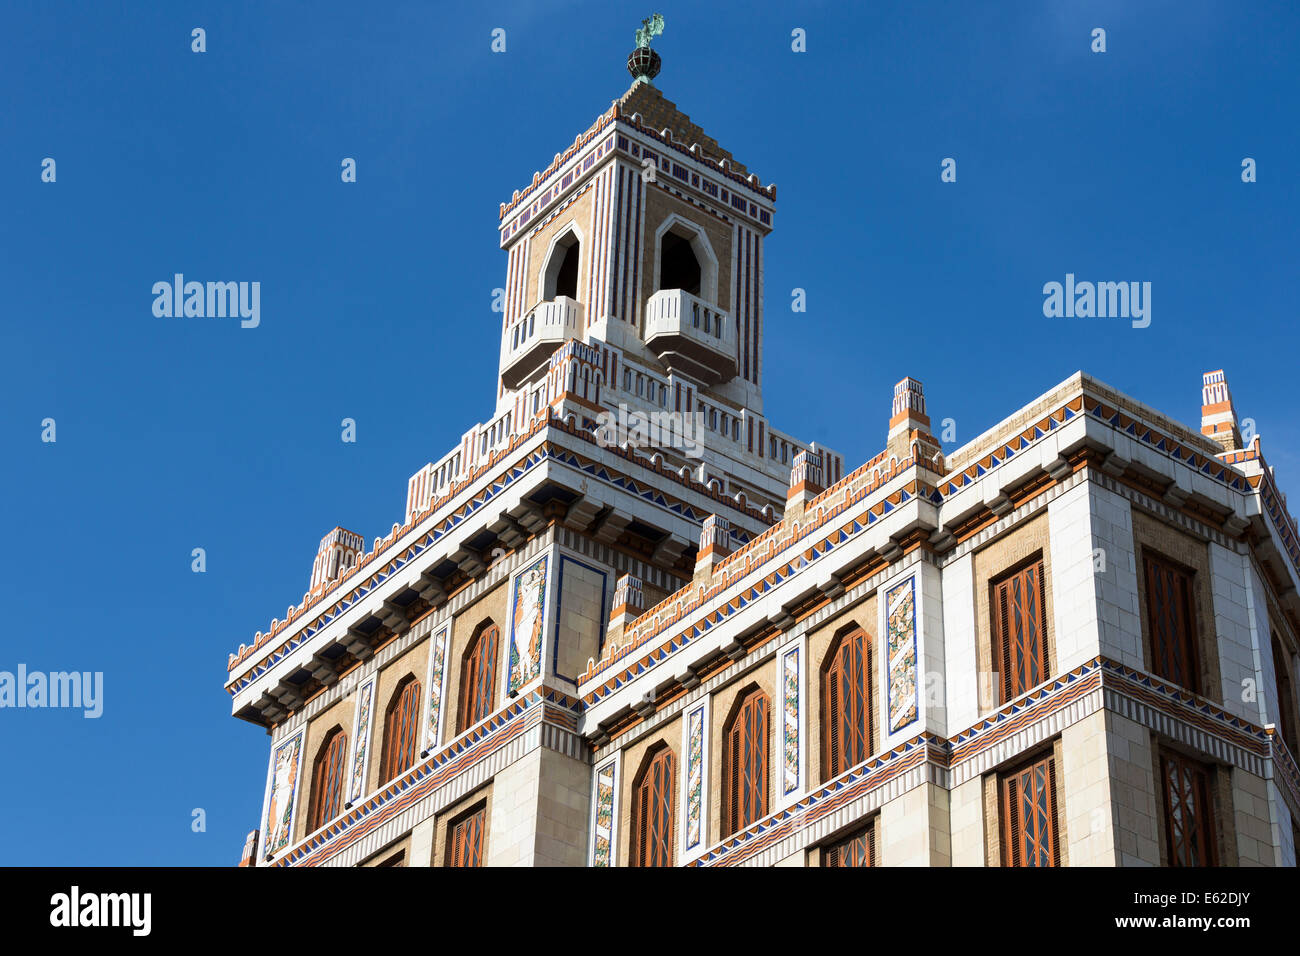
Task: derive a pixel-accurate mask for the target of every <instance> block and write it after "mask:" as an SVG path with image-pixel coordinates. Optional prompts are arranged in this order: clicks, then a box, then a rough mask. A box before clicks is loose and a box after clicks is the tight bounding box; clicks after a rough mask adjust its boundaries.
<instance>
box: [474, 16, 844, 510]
mask: <svg viewBox="0 0 1300 956" xmlns="http://www.w3.org/2000/svg"><path fill="white" fill-rule="evenodd" d="M663 28H664V23H663V18H662V17H661V16H658V15H656V16H655V17H653V18H649V19H647V20H645V21H644V22H643V25H642V28H641V29H639V30H637V31H636V47H635V48H634V49H633V51H632V53H631V54H630V55H629V56H628V61H627V68H628V72H629V73H630V74H631V75H632V78H633V81H632V85H631V87H630V88H629V89H628V90H627V91H626V92H625V93H624V94H623V95H622V96H621V97H619V98H618V99H617V100H615V101H613V103H611V105H610V107H609V108H608V109H607V110H605V112H603V113H602V114H601V115H600V116H599V117H597V118H596V121H595V123H594V124H593V125H592V126H591V127H590V128H588V129H587V130H586V131H585V132H583V133H581V134H580V135H579V136H577V137H576V138H575V139H574V141H573V143H572V144H571V145H570V146H569V147H568V148H567V149H565V150H564V151H563V152H561V153H557V154H556V155H555V157H554V159H553V160H552V162H551V163H550V165H549V166H547V167H546V169H544V170H542V171H540V172H536V173H534V174H533V177H532V182H531V183H529V184H528V185H527V186H525V187H524V188H523V189H520V190H516V191H515V193H514V194H513V196H511V198H510V201H509V202H507V203H502V204H501V212H500V219H501V225H500V241H501V248H502V249H503V250H505V253H506V283H505V296H504V303H503V306H504V307H503V312H504V314H503V317H502V324H501V355H500V374H499V380H498V383H497V415H498V416H501V415H503V414H506V413H513V415H514V417H515V418H516V420H519V416H525V417H526V416H528V415H532V414H536V412H537V411H538V410H539V409H540V408H541V407H542V406H543V405H555V403H556V402H557V400H558V398H559V396H560V395H561V394H565V393H562V392H557V391H556V387H557V386H556V384H555V383H554V381H552V380H553V379H556V378H557V377H558V378H559V379H561V380H562V384H561V385H560V386H559V387H561V388H564V389H569V388H570V380H571V379H572V380H573V385H572V388H571V389H570V391H569V392H568V394H571V395H573V396H574V397H575V398H577V399H580V401H579V403H578V404H579V406H580V408H579V409H576V410H575V413H577V414H578V415H579V416H580V417H584V418H586V419H590V420H595V419H596V418H597V417H598V416H599V415H600V413H601V412H607V413H609V415H610V416H613V417H614V418H615V419H617V420H619V421H626V422H627V423H628V425H627V427H625V428H622V429H620V430H619V433H618V444H620V445H623V444H624V443H625V442H628V441H631V442H632V444H634V445H637V444H639V442H638V440H637V437H638V434H639V433H638V431H637V427H636V426H637V423H638V422H642V421H649V420H651V419H655V420H658V421H660V422H661V423H667V424H670V425H672V426H674V427H675V428H676V430H677V433H681V434H686V435H687V436H688V437H689V438H691V439H692V440H691V441H680V440H670V441H667V442H659V441H655V440H651V441H650V442H648V443H645V444H644V445H643V447H644V451H645V454H646V457H651V456H659V458H660V459H661V460H662V461H663V462H664V463H665V465H667V466H668V467H671V468H673V469H674V470H684V469H689V470H690V471H691V472H692V473H693V475H694V476H695V477H696V478H698V479H699V480H701V481H704V482H705V483H706V484H707V483H709V482H711V481H714V480H716V481H717V483H718V484H717V487H718V489H719V490H720V491H722V492H723V493H725V494H727V495H728V496H735V495H743V496H744V497H745V499H746V500H748V501H749V502H750V503H753V504H756V506H758V507H763V506H764V505H771V506H772V509H773V512H774V513H779V512H780V511H781V509H782V507H783V505H784V501H785V493H786V489H787V487H788V484H789V475H790V469H791V467H792V466H793V463H794V456H795V455H796V454H797V453H798V452H799V451H808V450H811V446H809V445H806V444H803V443H801V442H798V441H796V440H794V439H792V438H790V437H788V436H785V435H783V434H781V433H780V432H777V431H775V430H774V429H772V428H771V426H770V425H769V423H768V421H767V419H766V418H765V416H764V414H763V391H762V384H763V377H762V373H763V354H762V353H763V266H764V261H765V260H764V253H763V240H764V239H765V238H766V237H767V235H768V234H769V233H770V232H771V231H772V227H773V216H774V215H775V209H776V186H775V185H774V184H772V183H767V184H764V183H763V182H762V181H761V180H760V179H759V177H758V176H757V175H756V174H754V173H752V172H750V171H749V169H748V168H747V167H746V166H745V165H744V164H743V163H741V162H739V161H738V160H737V159H736V158H735V156H733V155H732V153H731V152H730V151H728V150H727V149H724V148H723V147H722V146H721V145H719V143H718V142H717V141H716V140H715V139H713V137H711V136H709V135H708V134H707V133H706V132H705V131H704V130H703V129H702V128H701V127H700V126H699V125H697V124H696V123H695V122H694V121H692V119H691V118H690V117H689V116H688V115H686V113H684V112H682V111H681V110H680V109H679V108H678V107H677V106H676V104H674V103H673V102H672V101H671V100H669V99H667V98H666V97H665V96H664V95H663V93H662V92H660V90H659V89H658V88H657V87H656V86H655V85H654V83H653V80H654V79H655V78H656V77H657V76H658V74H659V72H660V69H661V66H662V60H661V58H660V56H659V54H658V52H656V51H655V50H653V49H651V46H650V44H651V41H652V39H653V38H654V37H656V36H658V35H660V34H662V33H663ZM570 341H576V342H579V343H582V344H583V345H586V346H588V347H589V351H588V352H586V353H585V354H586V357H587V359H588V360H589V361H588V362H587V363H586V364H585V365H582V366H577V365H575V366H574V367H573V368H571V369H568V370H565V369H561V370H560V374H559V375H558V376H557V375H556V374H555V372H556V369H555V368H554V367H553V366H554V364H555V363H554V362H553V358H554V357H555V356H556V355H557V354H558V353H559V352H560V350H561V349H562V347H564V346H565V345H566V343H569V342H570ZM584 373H585V374H586V375H588V376H590V377H588V378H586V379H583V377H582V376H583V374H584ZM593 373H594V374H593ZM648 431H650V432H651V433H654V431H655V430H654V429H653V428H651V429H649V430H648ZM697 431H698V435H697ZM696 438H698V440H695V439H696ZM818 451H821V452H822V453H823V454H824V456H825V457H826V458H827V469H828V474H827V479H828V481H834V480H835V479H836V478H837V477H838V475H839V472H840V469H841V468H842V459H840V457H839V456H838V455H835V454H834V453H828V452H826V451H825V450H824V449H818Z"/></svg>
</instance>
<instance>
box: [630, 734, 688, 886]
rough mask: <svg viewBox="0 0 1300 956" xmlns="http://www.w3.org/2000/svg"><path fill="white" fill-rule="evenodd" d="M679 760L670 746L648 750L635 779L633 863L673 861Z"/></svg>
mask: <svg viewBox="0 0 1300 956" xmlns="http://www.w3.org/2000/svg"><path fill="white" fill-rule="evenodd" d="M676 786H677V761H676V759H675V758H674V757H673V752H672V750H670V749H669V748H668V747H667V746H662V747H660V748H659V749H657V750H655V751H653V752H651V753H650V754H647V756H646V758H645V760H644V761H643V762H642V765H641V770H640V772H639V773H638V774H637V775H636V777H635V778H633V780H632V854H631V857H632V865H633V866H672V865H673V833H674V828H673V823H674V820H673V794H674V793H675V792H676Z"/></svg>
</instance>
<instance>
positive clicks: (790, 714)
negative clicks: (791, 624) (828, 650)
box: [781, 647, 799, 794]
mask: <svg viewBox="0 0 1300 956" xmlns="http://www.w3.org/2000/svg"><path fill="white" fill-rule="evenodd" d="M781 661H782V663H781V684H782V693H781V699H782V729H781V768H782V769H781V781H782V782H781V793H782V794H788V793H794V792H795V790H797V789H799V648H797V647H796V648H794V649H793V650H790V651H787V652H786V653H785V656H784V657H782V659H781Z"/></svg>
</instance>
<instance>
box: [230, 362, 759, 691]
mask: <svg viewBox="0 0 1300 956" xmlns="http://www.w3.org/2000/svg"><path fill="white" fill-rule="evenodd" d="M579 344H580V343H579ZM575 354H580V350H578V349H576V348H575ZM548 428H550V429H555V430H557V431H561V432H564V433H565V434H568V435H571V436H573V437H574V438H577V439H580V440H581V441H584V442H586V443H588V444H590V445H592V446H593V447H596V448H599V449H600V451H601V454H602V455H612V456H614V457H616V458H622V459H624V460H626V461H628V462H629V463H632V464H636V465H638V466H640V467H642V468H645V469H648V470H650V471H653V472H655V473H656V475H657V476H658V478H659V479H662V481H663V483H664V484H665V485H676V486H679V487H681V488H683V489H685V490H688V491H690V492H692V493H694V494H696V495H699V496H701V497H704V498H707V499H709V500H711V501H713V502H715V503H716V504H717V505H725V506H727V507H728V508H731V509H732V510H734V511H736V512H739V513H741V514H744V515H746V516H747V517H748V518H750V519H751V520H753V521H755V522H756V523H760V524H772V521H773V519H771V518H770V517H768V516H767V515H766V514H764V513H763V512H762V511H760V510H759V509H757V508H753V507H750V506H749V505H742V504H739V503H737V502H735V501H732V500H731V499H730V498H727V497H725V496H724V495H723V494H722V493H721V492H719V491H717V490H716V489H712V488H709V487H707V486H705V485H704V484H702V483H701V482H699V481H697V480H695V479H694V478H692V477H690V476H689V475H681V474H679V473H677V472H675V471H672V470H671V469H667V468H665V467H663V466H662V465H659V464H654V463H652V462H649V461H647V460H645V459H643V458H639V457H638V456H637V455H636V454H635V450H634V449H622V448H607V447H604V446H601V445H600V443H599V441H598V440H597V438H596V431H597V428H596V423H595V422H594V421H584V422H579V421H578V420H577V419H576V418H575V417H574V416H572V415H570V416H568V417H567V418H565V419H560V418H558V417H556V415H555V412H554V411H553V409H551V408H550V406H547V407H546V408H543V409H542V410H541V411H540V412H539V413H538V414H537V415H535V416H533V418H532V419H531V422H530V425H529V427H528V428H527V430H526V431H523V432H520V433H517V434H512V435H510V437H509V440H508V442H507V443H506V444H505V445H504V446H502V447H500V448H498V449H497V450H496V451H495V452H493V453H492V454H491V455H490V456H489V457H488V458H486V459H482V460H481V464H480V465H479V466H478V467H476V468H474V469H473V470H471V471H469V472H468V473H466V474H465V476H464V477H463V478H461V479H459V480H456V481H453V482H452V483H451V484H450V485H448V486H447V490H446V491H445V493H443V494H442V495H440V496H439V497H438V498H437V499H436V500H432V501H430V502H429V503H428V505H427V507H425V508H423V509H422V510H420V511H418V512H415V513H413V514H412V515H411V516H410V517H409V518H408V520H407V521H406V523H405V524H404V525H398V524H396V523H394V525H393V527H392V530H391V532H390V533H389V534H388V536H387V537H385V538H383V539H380V538H375V539H374V544H373V545H372V547H371V548H370V550H369V551H367V552H366V553H365V554H363V555H361V556H360V557H359V558H358V559H357V563H355V564H353V565H352V566H351V567H349V568H346V569H345V570H344V571H343V572H342V573H341V574H340V575H339V576H338V578H336V579H335V580H334V581H331V582H329V583H328V584H327V585H325V587H324V588H323V589H322V590H321V591H320V592H319V593H316V594H306V595H304V596H303V602H302V603H301V604H299V605H298V606H297V607H290V608H289V609H288V610H287V611H286V612H285V617H284V619H283V620H281V619H279V618H277V619H275V620H273V621H272V622H271V624H270V627H269V629H268V630H267V631H266V632H265V633H263V632H262V631H258V632H257V634H256V635H254V638H253V643H252V644H251V645H244V644H241V645H239V649H238V650H237V651H236V652H235V653H233V654H231V655H229V658H228V659H227V667H226V670H227V672H228V673H229V674H233V672H234V671H235V670H236V668H238V667H239V666H240V665H241V664H243V663H244V662H246V661H248V660H249V659H250V658H252V657H254V656H255V655H257V654H258V653H260V652H265V653H266V655H267V659H268V661H269V660H270V659H271V658H272V657H275V656H277V655H278V654H280V653H281V652H282V651H283V650H284V649H285V648H284V647H278V648H272V645H273V644H274V642H275V640H276V638H277V637H279V636H281V635H282V634H283V633H284V632H285V631H286V629H288V628H289V627H290V626H291V625H292V624H294V623H295V622H297V621H299V619H301V618H302V617H303V615H304V614H306V613H307V612H308V611H313V610H315V611H317V612H318V617H317V620H316V621H315V622H314V623H315V624H316V625H317V626H323V625H324V623H325V621H323V620H322V619H323V618H324V616H325V614H326V613H328V609H329V608H330V607H331V606H332V605H333V602H338V601H351V600H355V599H356V598H357V597H359V596H360V593H359V592H360V590H361V589H362V588H363V587H366V583H367V582H368V581H370V580H371V578H372V577H373V576H374V575H377V574H379V573H381V572H383V570H384V568H385V567H386V566H388V565H390V564H391V563H392V560H391V559H390V561H387V562H385V561H380V560H379V558H380V557H381V556H382V555H383V554H384V553H385V552H386V551H387V550H388V549H389V548H390V547H392V546H393V545H395V544H397V543H398V541H399V540H400V539H402V538H404V537H405V536H406V535H407V534H409V533H411V532H413V531H414V530H415V529H416V528H418V527H419V526H420V525H421V524H423V523H424V522H425V521H426V520H428V519H431V518H433V517H434V516H435V515H436V514H437V513H438V512H439V511H441V510H443V509H444V508H448V507H450V506H451V505H452V504H454V503H455V502H456V500H457V499H459V498H461V497H462V496H463V495H464V494H465V493H466V492H467V491H468V490H469V489H470V488H472V487H473V486H474V485H475V484H477V483H478V482H479V481H480V480H481V479H482V478H484V477H486V476H487V475H488V474H490V473H491V472H492V471H493V470H494V469H496V468H498V467H500V466H501V465H502V464H503V463H505V461H506V459H507V457H508V456H509V455H512V454H513V453H514V451H515V450H516V449H517V448H519V447H520V446H522V445H523V444H525V443H526V442H528V441H531V440H532V439H533V438H535V437H536V436H537V435H538V434H539V433H541V432H542V431H544V430H545V429H548ZM543 450H545V446H544V449H543ZM656 496H657V498H659V499H662V500H664V501H666V502H668V503H669V504H681V502H675V501H674V499H672V498H671V497H670V496H668V495H665V494H664V493H663V492H662V491H658V492H656ZM462 510H463V508H462ZM690 512H691V513H692V514H693V513H694V510H693V509H690ZM452 519H455V520H454V521H453V524H459V520H460V519H459V518H456V516H455V515H454V514H453V515H451V516H449V517H448V518H447V520H448V521H451V520H452ZM430 533H431V534H433V533H434V529H430ZM371 586H373V582H371ZM349 589H350V590H349ZM310 626H311V625H310V624H309V625H308V627H310ZM237 690H238V688H237V687H236V686H235V684H234V683H228V685H227V691H228V692H229V693H231V694H234V693H236V692H237Z"/></svg>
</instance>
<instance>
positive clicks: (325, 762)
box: [307, 727, 348, 833]
mask: <svg viewBox="0 0 1300 956" xmlns="http://www.w3.org/2000/svg"><path fill="white" fill-rule="evenodd" d="M347 762H348V735H347V734H345V733H344V732H343V728H342V727H335V728H334V729H333V730H331V731H330V732H329V733H328V734H326V735H325V739H324V740H323V741H321V745H320V749H319V750H318V751H316V762H315V764H313V765H312V771H311V809H310V811H309V812H308V814H307V832H308V833H312V832H314V831H316V830H319V829H320V828H321V827H323V826H324V825H325V824H327V823H329V821H330V820H332V819H334V817H336V816H337V815H338V812H339V805H340V804H341V803H342V800H343V778H344V776H345V774H344V765H345V764H347Z"/></svg>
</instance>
